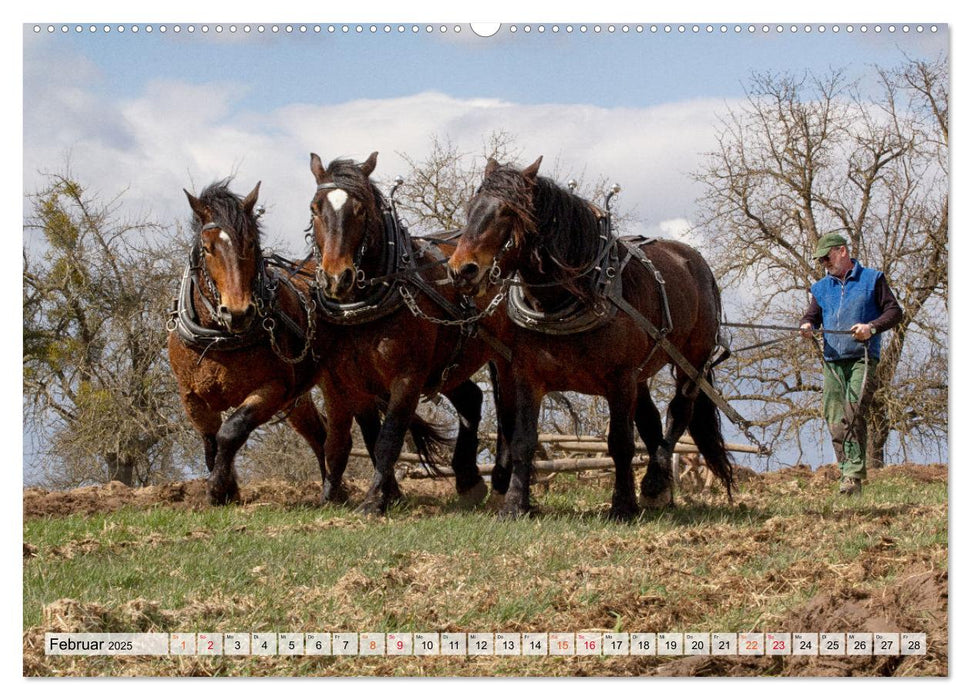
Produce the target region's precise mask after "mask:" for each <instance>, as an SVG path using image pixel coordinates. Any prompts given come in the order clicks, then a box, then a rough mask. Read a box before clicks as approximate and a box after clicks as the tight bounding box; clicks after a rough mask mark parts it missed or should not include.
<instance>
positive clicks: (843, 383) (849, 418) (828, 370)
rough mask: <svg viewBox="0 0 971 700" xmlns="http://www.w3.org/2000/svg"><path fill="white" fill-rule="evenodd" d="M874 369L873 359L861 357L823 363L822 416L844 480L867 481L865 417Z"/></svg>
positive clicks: (874, 382) (873, 390)
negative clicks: (848, 478) (827, 427)
mask: <svg viewBox="0 0 971 700" xmlns="http://www.w3.org/2000/svg"><path fill="white" fill-rule="evenodd" d="M876 370H877V363H876V361H875V360H873V359H870V360H869V363H868V362H867V360H866V359H864V358H862V357H861V358H859V359H855V360H836V361H835V362H824V363H823V416H824V418H825V419H826V423H827V424H828V425H829V432H830V434H831V435H832V436H833V450H834V451H835V452H836V461H837V462H839V466H840V472H842V475H843V476H844V477H852V478H855V479H865V478H866V414H867V410H868V409H869V407H870V404H871V403H872V401H873V393H874V392H875V391H876V384H877V371H876ZM864 381H865V385H864Z"/></svg>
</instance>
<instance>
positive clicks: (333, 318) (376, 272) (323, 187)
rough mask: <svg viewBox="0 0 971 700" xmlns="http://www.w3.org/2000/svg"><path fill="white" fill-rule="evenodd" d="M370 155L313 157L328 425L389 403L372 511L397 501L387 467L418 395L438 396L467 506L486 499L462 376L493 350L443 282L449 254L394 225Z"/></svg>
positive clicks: (368, 500)
mask: <svg viewBox="0 0 971 700" xmlns="http://www.w3.org/2000/svg"><path fill="white" fill-rule="evenodd" d="M377 156H378V154H377V152H374V153H372V154H371V155H370V157H369V158H368V159H367V160H365V161H364V162H362V163H357V162H354V161H352V160H349V159H335V160H333V161H331V162H330V163H329V164H328V165H327V166H324V164H323V161H322V160H321V159H320V156H318V155H317V154H315V153H311V154H310V170H311V173H312V174H313V176H314V180H315V182H316V189H315V191H314V195H313V197H312V200H311V203H310V213H311V222H310V228H309V230H311V231H312V239H313V244H314V246H315V257H316V259H317V270H316V276H317V290H318V302H319V306H320V308H321V309H322V310H323V312H324V314H325V318H326V319H327V322H326V325H327V328H328V334H330V335H331V336H332V337H333V338H334V346H333V348H332V350H331V353H330V357H329V360H328V362H327V367H326V369H325V371H324V373H323V377H322V381H321V383H320V386H321V389H322V391H323V394H324V400H325V404H326V407H327V416H328V420H329V421H330V425H331V430H332V433H339V432H340V431H341V430H342V429H343V428H342V427H343V426H344V425H345V424H346V423H347V422H348V421H349V420H350V418H349V415H350V414H349V412H350V411H352V410H354V408H355V407H356V406H358V405H360V404H361V403H362V402H367V401H370V400H371V397H373V396H375V395H377V396H380V397H381V398H382V399H385V400H386V401H387V412H386V414H385V419H384V422H383V424H382V425H381V429H380V432H379V434H378V436H377V442H376V445H375V449H374V452H375V460H374V463H375V474H374V478H373V480H372V483H371V486H370V488H369V490H368V493H367V495H366V497H365V500H364V503H362V504H361V507H360V509H361V510H362V511H363V512H365V513H369V514H380V513H383V512H385V510H386V509H387V507H388V505H389V504H390V502H391V501H393V500H395V499H397V498H400V496H401V491H400V488H399V487H398V484H397V481H396V479H395V475H394V469H393V468H394V463H395V461H396V460H397V458H398V455H399V453H400V451H401V448H402V440H403V435H404V427H405V426H406V425H407V424H408V421H409V420H411V417H412V416H413V415H414V412H415V410H416V408H417V406H418V403H419V401H420V399H421V397H422V396H423V395H425V396H428V395H435V394H437V393H441V394H442V395H444V396H445V397H446V398H448V399H449V401H450V402H451V403H452V405H453V406H454V407H455V410H456V411H457V412H458V414H459V418H460V420H459V432H458V436H457V437H456V440H455V451H454V454H453V458H452V469H453V472H454V473H455V478H456V490H457V491H458V493H459V496H460V498H461V499H462V501H463V503H465V504H466V505H474V504H478V503H479V502H481V501H482V500H483V499H484V498H485V496H486V494H487V488H486V486H485V483H484V481H483V479H482V477H481V476H480V474H479V470H478V466H477V465H476V455H477V453H478V426H479V421H480V417H481V408H482V390H481V389H479V387H478V386H477V385H476V384H475V382H473V381H471V379H470V377H471V376H472V375H473V374H474V373H475V372H476V371H477V370H478V369H480V368H481V367H482V366H483V365H484V364H485V363H486V362H487V361H488V360H489V359H490V358H491V357H492V355H493V352H494V351H493V350H492V349H490V348H489V347H488V345H487V344H486V343H485V342H483V341H482V339H481V338H480V337H477V336H476V334H475V332H474V330H475V327H474V323H473V321H474V320H475V319H474V316H480V317H481V316H483V315H484V314H481V313H473V311H474V310H473V309H470V308H469V307H466V306H463V302H462V300H461V299H460V298H459V295H458V294H456V292H455V291H454V290H453V289H451V286H450V285H448V283H447V280H445V275H444V272H443V271H442V267H443V263H444V262H445V259H446V256H444V255H443V254H441V253H440V252H438V247H437V245H435V244H433V243H427V244H422V245H420V244H419V242H417V241H416V240H414V239H412V238H411V237H410V236H409V235H408V234H407V231H406V230H405V229H404V227H402V226H401V224H400V222H399V221H398V219H397V216H396V215H395V214H394V211H393V208H392V207H391V205H390V204H389V201H388V200H387V199H386V198H385V196H384V195H383V194H382V192H381V191H380V189H379V188H378V187H377V186H376V185H375V184H374V183H373V182H372V181H371V179H370V176H371V174H372V173H373V172H374V169H375V167H376V166H377ZM419 263H420V264H421V265H422V266H424V267H430V268H436V269H437V270H438V272H437V273H436V272H435V270H434V269H432V270H431V271H430V272H428V273H427V274H428V275H429V276H430V277H432V279H426V277H425V276H423V275H421V274H420V273H419V271H418V270H417V267H412V266H414V265H417V264H419ZM439 263H441V264H439ZM442 282H444V286H443V285H442ZM437 290H442V291H440V292H439V291H437ZM493 310H494V309H493ZM348 447H349V446H347V445H341V444H340V442H339V440H336V439H335V445H334V449H333V451H332V450H331V446H330V445H328V449H327V454H328V461H329V462H331V463H333V462H334V461H336V462H337V464H340V463H341V460H344V459H346V450H347V448H348Z"/></svg>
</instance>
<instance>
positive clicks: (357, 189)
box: [326, 158, 385, 211]
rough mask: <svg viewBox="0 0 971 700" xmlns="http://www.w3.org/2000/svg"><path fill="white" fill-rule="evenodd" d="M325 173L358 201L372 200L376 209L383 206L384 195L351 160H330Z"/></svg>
mask: <svg viewBox="0 0 971 700" xmlns="http://www.w3.org/2000/svg"><path fill="white" fill-rule="evenodd" d="M326 172H327V174H328V175H329V176H330V178H331V180H332V181H333V183H334V184H335V185H336V186H337V187H340V188H341V189H342V190H344V191H345V192H347V194H348V195H349V196H351V197H354V198H355V199H357V200H358V201H359V202H365V203H367V202H370V201H372V200H373V201H374V205H375V206H376V207H377V209H378V211H381V210H382V209H383V208H384V204H385V199H384V195H383V194H381V190H379V189H378V188H377V187H376V186H375V185H374V184H373V183H372V182H371V180H370V178H368V177H365V175H364V173H363V172H361V167H360V165H359V164H358V163H355V162H354V161H353V160H349V159H346V158H343V159H337V160H332V161H331V162H330V164H329V165H328V166H327V168H326Z"/></svg>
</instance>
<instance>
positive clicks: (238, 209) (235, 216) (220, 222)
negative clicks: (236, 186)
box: [192, 177, 262, 250]
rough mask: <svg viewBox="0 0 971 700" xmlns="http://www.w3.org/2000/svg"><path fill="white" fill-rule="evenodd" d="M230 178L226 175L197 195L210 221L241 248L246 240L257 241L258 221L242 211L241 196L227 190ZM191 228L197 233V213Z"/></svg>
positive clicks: (200, 223) (258, 235)
mask: <svg viewBox="0 0 971 700" xmlns="http://www.w3.org/2000/svg"><path fill="white" fill-rule="evenodd" d="M230 182H232V178H230V177H227V178H225V179H223V180H218V181H217V182H214V183H212V184H211V185H209V186H208V187H206V189H204V190H203V191H202V194H200V195H199V201H200V202H202V204H203V205H205V207H206V209H208V210H209V213H210V215H211V216H212V221H213V223H215V224H216V225H217V226H219V227H220V228H221V229H222V230H223V231H225V232H226V234H227V235H229V236H230V238H232V239H233V244H234V245H236V246H237V247H238V248H239V249H240V250H242V244H243V243H244V242H245V241H248V240H254V239H255V241H256V242H257V243H259V238H260V234H261V233H262V231H261V229H260V223H259V221H258V220H257V219H256V218H255V217H253V216H251V215H247V214H246V212H245V211H243V201H242V197H240V196H239V195H236V194H234V193H233V192H231V191H230V190H229V183H230ZM192 230H193V231H194V232H195V233H196V234H199V233H200V232H201V230H202V222H201V221H200V220H199V217H198V215H196V216H193V217H192Z"/></svg>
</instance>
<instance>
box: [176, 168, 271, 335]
mask: <svg viewBox="0 0 971 700" xmlns="http://www.w3.org/2000/svg"><path fill="white" fill-rule="evenodd" d="M228 183H229V181H228V180H223V181H222V182H216V183H213V184H212V185H210V186H209V187H207V188H206V189H205V190H203V192H202V194H201V195H199V197H198V198H196V197H193V196H192V195H191V194H190V193H189V192H188V191H185V190H183V191H184V192H185V195H186V197H188V198H189V206H190V207H192V211H193V213H194V214H195V216H194V217H193V220H192V227H193V231H195V234H196V236H197V237H198V238H197V241H196V245H197V246H198V250H199V256H200V259H199V265H200V270H201V273H202V275H203V277H204V279H205V288H206V290H207V291H208V294H209V295H210V296H211V297H212V299H211V300H212V302H213V304H214V307H215V310H216V320H217V321H218V322H219V323H221V324H222V325H223V326H224V327H225V328H226V329H227V330H229V331H230V332H231V333H243V332H245V331H246V330H248V329H249V327H250V324H251V323H252V322H253V319H254V318H255V317H256V303H255V299H254V294H253V290H254V288H255V287H256V282H257V280H258V278H259V274H260V265H261V264H262V261H261V253H260V241H259V239H260V235H259V234H260V229H259V223H258V222H257V220H256V216H255V215H254V213H253V208H254V206H255V205H256V200H257V198H258V197H259V193H260V183H256V187H254V188H253V191H252V192H250V193H249V194H248V195H246V197H244V198H243V199H240V198H239V197H238V196H237V195H235V194H233V193H232V192H230V191H229V189H228ZM204 293H205V292H204Z"/></svg>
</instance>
